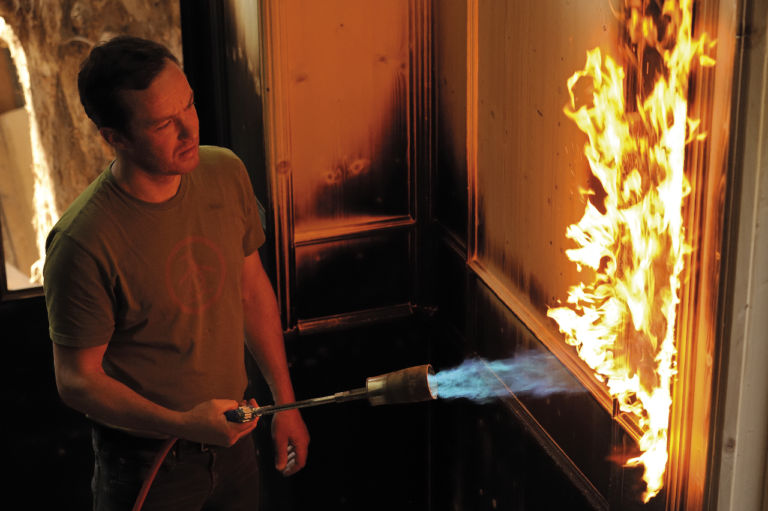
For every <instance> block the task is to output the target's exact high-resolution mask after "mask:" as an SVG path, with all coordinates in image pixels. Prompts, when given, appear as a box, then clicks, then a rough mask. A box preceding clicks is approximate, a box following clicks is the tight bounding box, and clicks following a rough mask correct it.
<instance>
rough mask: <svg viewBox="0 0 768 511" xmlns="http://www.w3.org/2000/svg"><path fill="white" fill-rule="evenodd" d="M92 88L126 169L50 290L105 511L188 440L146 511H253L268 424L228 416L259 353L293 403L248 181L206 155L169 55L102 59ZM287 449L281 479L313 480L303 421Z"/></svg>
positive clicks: (215, 152)
mask: <svg viewBox="0 0 768 511" xmlns="http://www.w3.org/2000/svg"><path fill="white" fill-rule="evenodd" d="M78 88H79V91H80V98H81V102H82V103H83V106H84V108H85V111H86V113H87V114H88V116H89V117H90V118H91V119H92V120H93V121H94V123H95V124H96V126H97V127H98V128H99V132H100V134H101V136H102V137H104V139H105V140H106V141H107V142H108V143H109V144H110V145H111V146H112V147H113V148H114V150H115V153H116V159H115V160H114V161H113V162H112V163H111V164H110V165H109V166H108V167H107V168H106V169H105V170H104V172H103V173H102V174H101V175H100V176H99V177H98V178H97V179H96V180H95V181H94V182H93V183H91V185H90V186H89V187H88V188H87V189H86V190H85V191H84V192H83V194H82V195H80V197H78V198H77V199H76V200H75V201H74V202H73V204H72V205H71V206H70V208H69V209H68V210H67V211H66V212H65V213H64V215H63V216H62V218H61V219H60V220H59V222H58V223H57V224H56V226H55V227H54V228H53V230H52V231H51V234H50V235H49V238H48V244H47V258H46V265H45V270H44V277H45V295H46V304H47V307H48V316H49V323H50V334H51V338H52V340H53V355H54V369H55V372H56V383H57V387H58V389H59V393H60V395H61V397H62V399H63V400H64V401H65V402H66V403H67V404H68V405H70V406H72V407H73V408H75V409H77V410H79V411H81V412H83V413H85V414H86V415H87V416H88V417H90V418H91V419H93V421H94V432H93V444H94V453H95V458H96V460H95V468H94V477H93V483H92V487H93V492H94V509H128V508H129V507H130V506H131V505H132V504H133V501H134V500H135V499H136V495H137V493H138V490H139V487H140V485H141V483H142V481H143V480H144V478H145V477H146V476H147V474H146V472H147V468H148V466H149V465H150V464H151V461H152V458H153V456H154V454H155V453H156V452H157V451H158V450H159V449H160V446H161V445H162V444H163V443H164V442H165V440H164V439H167V438H175V437H177V438H179V441H178V442H177V444H176V445H175V446H174V448H173V449H172V451H171V452H170V454H169V455H168V457H167V459H166V461H165V462H164V465H163V466H162V467H161V469H160V471H159V473H158V475H157V477H156V479H155V481H154V483H153V486H152V488H151V490H150V492H149V495H148V497H147V500H146V502H145V505H144V508H143V509H145V510H149V509H164V510H167V509H185V510H186V509H246V508H247V509H254V507H253V503H254V502H256V501H257V496H258V494H257V493H256V490H257V486H256V480H257V474H258V472H257V467H256V464H255V455H254V448H253V444H252V439H251V435H250V433H251V431H252V430H253V428H254V427H255V426H256V422H255V421H254V422H251V423H244V424H239V423H233V422H228V421H227V420H226V418H225V415H224V412H225V411H227V410H231V409H234V408H236V407H237V406H238V404H239V403H240V402H241V399H243V397H244V396H243V394H244V391H245V389H246V385H247V377H246V373H245V365H244V347H243V338H244V337H245V342H246V344H247V347H248V349H249V350H250V352H251V353H252V355H253V356H254V358H255V360H256V362H257V364H258V366H259V368H260V370H261V371H262V373H263V375H264V377H265V379H266V380H267V382H268V384H269V386H270V389H271V391H272V394H273V397H274V399H275V402H276V403H285V402H291V401H293V400H294V395H293V389H292V385H291V381H290V377H289V374H288V368H287V363H286V356H285V347H284V344H283V337H282V329H281V326H280V321H279V312H278V308H277V303H276V300H275V296H274V292H273V290H272V287H271V284H270V282H269V280H268V277H267V276H266V274H265V272H264V269H263V267H262V265H261V261H260V259H259V255H258V251H257V249H258V247H259V246H260V245H261V244H262V243H263V241H264V233H263V231H262V229H261V223H260V218H259V213H258V206H257V202H256V200H255V197H254V196H253V193H252V190H251V187H250V183H249V180H248V176H247V174H246V172H245V169H244V167H243V165H242V163H241V162H240V160H239V159H238V158H237V157H236V156H235V155H234V154H233V153H231V152H230V151H228V150H226V149H222V148H216V147H199V146H198V142H199V141H198V118H197V112H196V110H195V104H194V96H193V93H192V90H191V88H190V86H189V84H188V82H187V80H186V78H185V76H184V73H183V72H182V70H181V69H180V67H179V64H178V61H177V59H176V58H175V57H174V56H173V55H172V54H171V53H170V52H169V51H168V50H167V49H166V48H165V47H163V46H161V45H158V44H156V43H153V42H150V41H146V40H142V39H137V38H132V37H118V38H115V39H113V40H111V41H109V42H107V43H104V44H101V45H98V46H96V47H95V48H94V49H93V51H92V52H91V54H90V55H89V57H88V58H87V59H86V61H85V62H84V63H83V65H82V68H81V70H80V74H79V75H78ZM243 332H245V335H244V334H243ZM254 404H255V403H254ZM272 436H273V439H274V442H275V449H276V453H277V459H276V468H277V469H278V470H281V471H283V473H284V474H286V475H290V474H293V473H295V472H296V471H298V470H299V469H301V468H302V467H303V466H304V464H305V461H306V456H307V446H308V443H309V435H308V433H307V430H306V427H305V425H304V423H303V421H302V419H301V417H300V415H299V413H298V412H297V411H295V410H294V411H290V412H282V413H279V414H277V415H276V416H275V417H274V418H273V421H272ZM291 451H293V452H291ZM289 452H291V454H290V456H291V458H290V460H289Z"/></svg>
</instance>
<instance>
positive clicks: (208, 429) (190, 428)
mask: <svg viewBox="0 0 768 511" xmlns="http://www.w3.org/2000/svg"><path fill="white" fill-rule="evenodd" d="M248 404H249V405H251V406H254V407H255V406H258V405H257V404H256V401H254V400H253V399H251V400H250V402H248ZM238 406H240V404H239V403H238V402H237V401H232V400H229V399H211V400H210V401H203V402H202V403H200V404H198V405H197V406H195V407H194V408H192V409H191V410H189V411H188V412H185V413H184V424H185V426H184V435H183V437H184V438H185V439H187V440H192V441H193V442H202V443H206V444H212V445H221V446H224V447H231V446H233V445H235V443H237V441H238V440H240V439H241V438H242V437H244V436H245V435H247V434H249V433H250V432H251V431H253V429H254V428H255V427H256V424H258V422H259V419H258V417H257V418H256V419H255V420H253V421H251V422H244V423H239V422H229V421H228V420H227V419H226V417H225V416H224V412H226V411H228V410H234V409H235V408H237V407H238Z"/></svg>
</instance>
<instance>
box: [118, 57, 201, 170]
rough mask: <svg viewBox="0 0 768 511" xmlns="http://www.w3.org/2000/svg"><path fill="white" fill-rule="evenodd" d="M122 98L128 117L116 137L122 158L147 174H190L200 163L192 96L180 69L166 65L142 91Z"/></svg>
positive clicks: (129, 92)
mask: <svg viewBox="0 0 768 511" xmlns="http://www.w3.org/2000/svg"><path fill="white" fill-rule="evenodd" d="M121 95H122V96H121V98H122V101H123V104H124V106H125V107H126V109H127V111H128V112H129V117H130V119H129V121H128V126H127V128H126V133H125V134H124V135H122V136H120V137H119V138H120V143H119V145H118V148H119V149H121V150H122V155H123V156H124V157H125V158H126V159H128V160H130V163H132V164H134V165H136V166H138V167H139V168H140V169H141V170H143V171H144V172H146V173H148V174H153V175H166V176H168V175H177V174H186V173H188V172H190V171H192V170H193V169H194V168H195V167H196V166H197V164H198V161H199V159H200V157H199V153H198V144H199V142H200V138H199V126H198V119H197V110H196V109H195V102H194V95H193V93H192V89H191V88H190V86H189V83H188V82H187V78H186V77H185V76H184V73H183V72H182V71H181V69H179V66H177V65H176V64H175V63H173V62H171V61H167V62H166V65H165V67H164V68H163V69H162V71H160V73H159V74H158V75H157V76H156V77H155V79H154V80H153V81H152V83H150V85H149V87H147V88H146V89H145V90H126V91H123V92H122V93H121Z"/></svg>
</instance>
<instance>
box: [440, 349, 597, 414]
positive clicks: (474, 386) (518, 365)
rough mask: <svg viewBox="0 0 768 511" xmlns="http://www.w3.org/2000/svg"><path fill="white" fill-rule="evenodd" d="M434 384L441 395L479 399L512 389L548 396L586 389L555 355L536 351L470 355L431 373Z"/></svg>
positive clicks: (497, 395) (518, 392)
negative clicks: (485, 356)
mask: <svg viewBox="0 0 768 511" xmlns="http://www.w3.org/2000/svg"><path fill="white" fill-rule="evenodd" d="M430 385H436V386H437V396H438V397H439V398H440V399H458V398H465V399H471V400H472V401H476V402H478V403H487V402H489V401H491V400H493V399H496V398H499V397H503V396H508V395H509V394H510V393H514V394H518V395H529V396H534V397H544V396H548V395H550V394H564V393H578V392H584V389H583V387H582V386H581V385H579V384H578V382H576V380H575V379H574V378H573V377H572V376H571V375H570V374H569V373H568V372H567V371H566V370H565V369H564V368H563V366H562V365H560V363H559V362H558V361H557V359H555V357H554V356H552V355H550V354H547V353H541V352H536V351H527V352H523V353H520V354H518V355H516V356H514V357H512V358H508V359H504V360H493V361H487V360H485V359H482V358H472V359H468V360H465V361H464V362H463V363H462V364H461V365H459V366H458V367H454V368H451V369H445V370H442V371H439V372H437V373H436V374H434V375H433V376H430Z"/></svg>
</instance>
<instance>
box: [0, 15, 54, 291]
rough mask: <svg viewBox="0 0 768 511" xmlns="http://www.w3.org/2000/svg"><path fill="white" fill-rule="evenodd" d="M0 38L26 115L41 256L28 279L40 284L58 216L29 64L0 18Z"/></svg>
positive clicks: (22, 49)
mask: <svg viewBox="0 0 768 511" xmlns="http://www.w3.org/2000/svg"><path fill="white" fill-rule="evenodd" d="M0 39H2V40H3V41H5V42H6V43H7V44H8V48H9V50H10V52H11V57H12V58H13V61H14V63H15V65H16V71H17V73H18V78H19V82H20V83H21V88H22V90H23V92H24V108H25V109H26V111H27V116H28V117H29V136H30V141H31V145H32V169H31V170H32V172H33V173H34V178H35V181H34V183H35V185H34V186H35V191H34V197H33V201H34V204H35V217H34V218H33V219H32V223H33V226H34V228H35V233H36V241H37V250H38V254H39V256H40V258H39V259H38V260H37V261H35V262H34V263H33V264H32V267H31V268H30V270H29V271H30V275H31V276H30V282H36V283H42V281H43V262H44V261H45V238H46V236H48V232H50V230H51V228H52V227H53V224H54V223H55V222H56V220H57V219H58V216H59V215H58V212H57V210H56V204H55V201H54V197H53V187H52V185H51V178H50V171H49V169H48V163H47V159H46V157H45V150H44V149H43V144H42V142H41V140H40V132H39V128H38V125H37V117H36V116H35V108H34V106H33V103H32V87H31V85H30V79H29V67H28V66H27V55H26V53H24V47H23V46H22V45H21V42H20V41H19V39H18V37H16V34H15V32H14V31H13V29H12V28H11V27H10V26H9V25H8V24H7V23H6V21H5V19H3V18H2V17H0Z"/></svg>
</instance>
